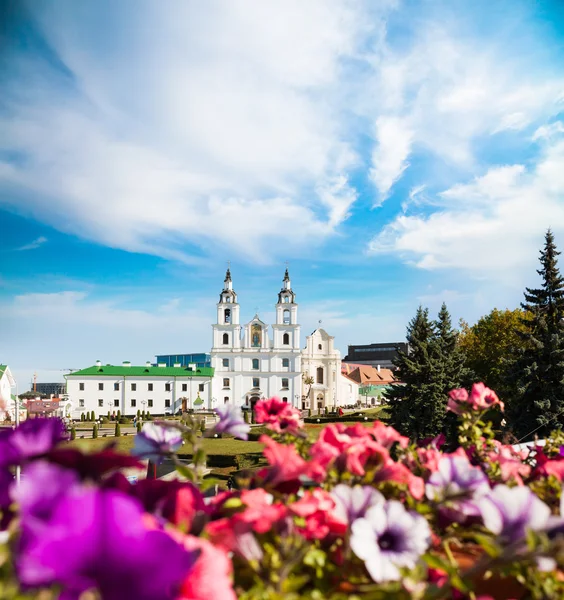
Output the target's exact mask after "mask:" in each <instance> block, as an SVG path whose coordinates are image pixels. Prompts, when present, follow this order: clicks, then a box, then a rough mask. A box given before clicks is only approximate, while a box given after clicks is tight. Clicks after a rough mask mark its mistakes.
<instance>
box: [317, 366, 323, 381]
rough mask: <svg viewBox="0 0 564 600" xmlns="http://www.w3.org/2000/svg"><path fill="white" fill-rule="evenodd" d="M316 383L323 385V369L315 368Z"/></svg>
mask: <svg viewBox="0 0 564 600" xmlns="http://www.w3.org/2000/svg"><path fill="white" fill-rule="evenodd" d="M317 383H323V367H317Z"/></svg>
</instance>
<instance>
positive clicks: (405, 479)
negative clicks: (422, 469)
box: [373, 457, 425, 500]
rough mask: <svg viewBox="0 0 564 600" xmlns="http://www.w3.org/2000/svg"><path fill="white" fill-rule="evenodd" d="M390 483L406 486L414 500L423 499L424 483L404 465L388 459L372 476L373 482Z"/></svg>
mask: <svg viewBox="0 0 564 600" xmlns="http://www.w3.org/2000/svg"><path fill="white" fill-rule="evenodd" d="M380 481H392V482H394V483H403V484H407V488H408V489H409V492H410V494H411V495H412V496H413V497H414V498H415V499H416V500H420V499H421V498H423V494H424V493H425V482H424V481H423V479H421V477H417V476H416V475H414V474H413V473H412V472H411V471H410V470H409V469H408V468H407V467H406V466H405V465H403V464H401V463H397V462H395V461H394V460H392V459H391V458H390V457H388V459H387V460H386V462H385V463H384V465H383V467H382V468H381V469H378V471H376V473H375V475H374V479H373V482H374V483H377V482H380Z"/></svg>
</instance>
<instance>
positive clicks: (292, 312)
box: [211, 269, 302, 409]
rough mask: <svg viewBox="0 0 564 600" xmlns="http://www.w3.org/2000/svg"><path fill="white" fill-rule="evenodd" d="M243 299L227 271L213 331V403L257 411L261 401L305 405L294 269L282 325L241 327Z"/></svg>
mask: <svg viewBox="0 0 564 600" xmlns="http://www.w3.org/2000/svg"><path fill="white" fill-rule="evenodd" d="M239 308H240V307H239V303H238V300H237V294H236V293H235V291H234V290H233V282H232V280H231V273H230V271H229V269H227V273H226V274H225V281H224V285H223V291H222V292H221V294H220V297H219V302H218V304H217V322H216V323H215V325H213V347H212V350H211V366H212V368H213V369H214V378H213V384H212V394H213V399H214V401H215V402H216V403H217V404H224V403H231V404H234V405H236V406H242V407H248V408H250V409H252V408H253V407H254V405H255V403H256V402H257V401H258V400H260V399H261V398H271V397H272V396H277V397H278V398H281V399H282V400H284V401H286V402H288V403H289V404H292V405H293V406H299V405H300V396H301V377H302V371H301V363H300V357H301V352H300V326H299V324H298V305H297V304H296V297H295V294H294V292H293V291H292V286H291V283H290V276H289V275H288V269H286V273H285V275H284V279H283V284H282V289H281V290H280V292H279V294H278V301H277V303H276V323H274V324H273V325H272V326H271V329H272V331H269V329H270V328H269V326H268V325H267V324H266V323H264V322H263V321H261V320H260V319H259V317H258V315H255V316H254V318H253V319H252V320H251V321H249V322H248V323H247V324H246V325H241V323H240V311H239Z"/></svg>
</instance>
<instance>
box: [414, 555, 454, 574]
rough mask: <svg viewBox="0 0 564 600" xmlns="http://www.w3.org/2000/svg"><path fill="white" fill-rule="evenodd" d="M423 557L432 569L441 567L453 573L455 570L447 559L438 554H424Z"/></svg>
mask: <svg viewBox="0 0 564 600" xmlns="http://www.w3.org/2000/svg"><path fill="white" fill-rule="evenodd" d="M422 558H423V560H424V561H425V563H426V564H427V566H428V567H431V569H439V570H441V571H445V572H446V573H452V572H454V570H455V569H454V567H453V566H452V565H451V564H450V563H449V562H448V561H447V560H446V559H444V558H442V557H440V556H437V555H436V554H424V555H423V557H422Z"/></svg>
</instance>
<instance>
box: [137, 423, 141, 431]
mask: <svg viewBox="0 0 564 600" xmlns="http://www.w3.org/2000/svg"><path fill="white" fill-rule="evenodd" d="M141 427H142V425H141V421H137V433H139V432H140V431H141Z"/></svg>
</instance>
